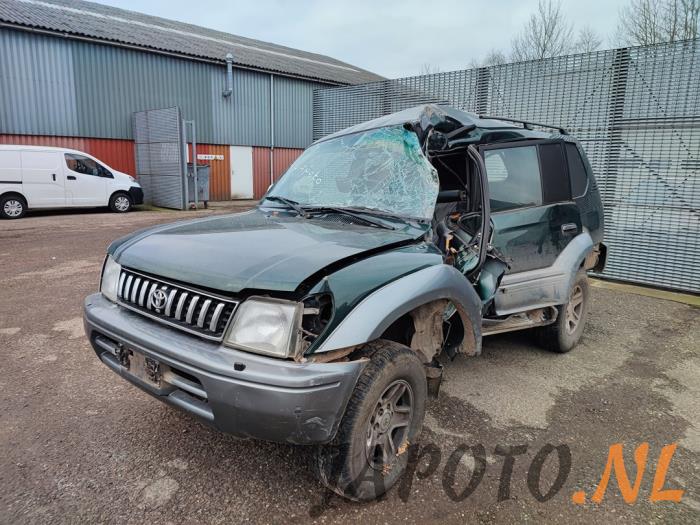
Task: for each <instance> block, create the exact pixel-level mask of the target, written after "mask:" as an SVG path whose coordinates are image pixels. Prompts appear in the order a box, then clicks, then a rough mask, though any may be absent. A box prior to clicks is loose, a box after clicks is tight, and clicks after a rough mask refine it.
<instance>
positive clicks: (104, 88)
mask: <svg viewBox="0 0 700 525" xmlns="http://www.w3.org/2000/svg"><path fill="white" fill-rule="evenodd" d="M229 53H230V54H231V55H232V56H233V60H232V64H233V75H232V86H228V85H227V63H226V55H227V54H229ZM379 79H381V77H379V76H377V75H375V74H373V73H370V72H368V71H365V70H363V69H360V68H358V67H355V66H352V65H350V64H347V63H344V62H341V61H339V60H335V59H333V58H330V57H327V56H323V55H318V54H314V53H308V52H305V51H299V50H296V49H290V48H287V47H284V46H279V45H275V44H270V43H266V42H261V41H257V40H252V39H249V38H243V37H239V36H234V35H230V34H227V33H222V32H219V31H214V30H210V29H205V28H202V27H198V26H194V25H190V24H185V23H181V22H175V21H172V20H166V19H163V18H158V17H153V16H148V15H143V14H140V13H135V12H132V11H126V10H123V9H117V8H113V7H108V6H104V5H100V4H95V3H91V2H82V1H78V0H48V1H47V0H42V1H37V0H0V143H25V144H39V145H65V146H67V147H74V148H76V149H82V150H83V151H87V152H88V153H92V154H94V155H95V156H98V157H100V158H101V159H102V160H104V161H105V162H107V163H108V164H110V165H112V166H113V167H115V168H116V169H119V170H121V171H125V172H129V173H132V174H135V159H134V152H133V151H134V148H133V143H132V140H133V131H132V115H133V113H134V112H137V111H143V110H149V109H157V108H166V107H172V106H177V107H180V108H181V111H182V115H183V117H184V118H185V119H188V120H194V121H195V123H196V129H197V141H198V142H199V143H201V144H202V146H201V148H200V150H198V151H199V152H204V154H206V155H207V156H208V157H211V156H214V157H215V158H214V159H210V162H211V164H212V192H213V196H212V198H218V199H227V198H231V197H232V196H234V197H252V196H253V195H255V196H259V195H260V194H261V192H262V191H264V189H265V188H266V187H267V186H268V185H269V182H270V179H271V176H279V174H281V173H282V172H283V171H284V169H286V167H287V166H288V165H289V163H290V162H291V161H292V160H293V159H294V158H296V156H297V155H298V154H299V152H300V151H301V149H302V148H304V147H306V146H308V145H309V144H310V143H311V141H312V125H313V124H312V103H313V90H314V89H315V88H318V87H329V86H339V85H347V84H356V83H362V82H370V81H375V80H379ZM229 88H230V89H231V94H230V95H227V94H226V90H227V89H229ZM272 148H274V151H271V149H272ZM222 156H223V159H222V158H221V157H222Z"/></svg>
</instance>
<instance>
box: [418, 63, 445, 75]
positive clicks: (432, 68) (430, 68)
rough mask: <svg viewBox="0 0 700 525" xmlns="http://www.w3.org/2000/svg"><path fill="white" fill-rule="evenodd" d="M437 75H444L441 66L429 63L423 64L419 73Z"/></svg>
mask: <svg viewBox="0 0 700 525" xmlns="http://www.w3.org/2000/svg"><path fill="white" fill-rule="evenodd" d="M435 73H442V70H441V69H440V66H436V65H434V64H430V63H428V62H425V63H424V64H422V65H421V67H420V70H419V72H418V74H419V75H434V74H435Z"/></svg>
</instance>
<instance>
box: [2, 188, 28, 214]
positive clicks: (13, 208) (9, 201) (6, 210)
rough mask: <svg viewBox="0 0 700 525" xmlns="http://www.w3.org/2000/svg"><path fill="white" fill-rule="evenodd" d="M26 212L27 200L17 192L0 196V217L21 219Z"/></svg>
mask: <svg viewBox="0 0 700 525" xmlns="http://www.w3.org/2000/svg"><path fill="white" fill-rule="evenodd" d="M26 213H27V201H25V200H24V198H23V197H21V196H20V195H17V194H13V193H11V194H9V195H3V196H2V197H0V217H1V218H3V219H21V218H22V217H24V216H25V215H26Z"/></svg>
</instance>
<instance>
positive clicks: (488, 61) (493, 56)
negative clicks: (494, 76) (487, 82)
mask: <svg viewBox="0 0 700 525" xmlns="http://www.w3.org/2000/svg"><path fill="white" fill-rule="evenodd" d="M507 62H508V58H507V57H506V55H505V53H504V52H503V51H501V50H500V49H495V48H494V49H491V51H489V52H488V53H486V56H485V57H484V58H483V59H481V60H479V59H476V58H472V59H471V60H470V61H469V66H468V67H469V69H476V68H479V67H488V66H500V65H501V64H506V63H507Z"/></svg>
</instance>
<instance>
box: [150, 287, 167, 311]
mask: <svg viewBox="0 0 700 525" xmlns="http://www.w3.org/2000/svg"><path fill="white" fill-rule="evenodd" d="M167 300H168V296H167V295H165V292H164V291H163V290H161V289H160V288H156V289H155V290H153V291H152V292H151V304H152V305H153V308H155V309H156V310H160V309H161V308H163V307H164V306H165V302H166V301H167Z"/></svg>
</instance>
